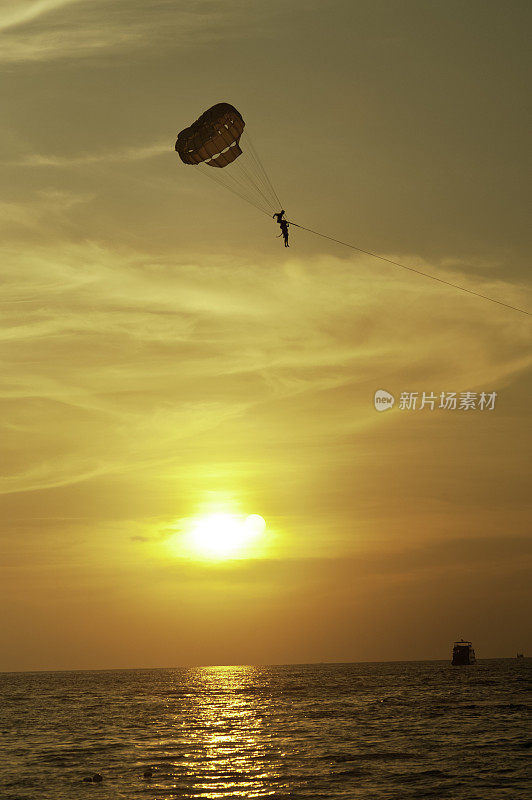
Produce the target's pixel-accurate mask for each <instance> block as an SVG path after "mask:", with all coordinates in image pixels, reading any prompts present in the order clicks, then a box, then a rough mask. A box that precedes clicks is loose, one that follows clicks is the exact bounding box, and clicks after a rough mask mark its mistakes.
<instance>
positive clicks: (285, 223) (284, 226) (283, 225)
mask: <svg viewBox="0 0 532 800" xmlns="http://www.w3.org/2000/svg"><path fill="white" fill-rule="evenodd" d="M279 225H280V226H281V233H282V234H283V239H284V246H285V247H290V245H289V244H288V225H289V222H288V220H286V219H282V220H281V221H280V223H279Z"/></svg>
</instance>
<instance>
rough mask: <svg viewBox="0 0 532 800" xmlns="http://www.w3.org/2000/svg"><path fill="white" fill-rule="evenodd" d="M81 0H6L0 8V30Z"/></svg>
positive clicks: (81, 0)
mask: <svg viewBox="0 0 532 800" xmlns="http://www.w3.org/2000/svg"><path fill="white" fill-rule="evenodd" d="M80 2H83V0H14V1H13V0H12V1H11V2H10V1H9V0H7V2H4V3H3V4H2V7H1V8H0V31H5V30H9V29H10V28H16V27H17V26H19V25H24V24H26V23H28V22H32V21H33V20H36V19H38V18H39V17H42V16H45V15H46V14H49V13H50V12H53V11H59V10H61V9H62V8H64V7H65V6H69V5H72V4H74V3H80Z"/></svg>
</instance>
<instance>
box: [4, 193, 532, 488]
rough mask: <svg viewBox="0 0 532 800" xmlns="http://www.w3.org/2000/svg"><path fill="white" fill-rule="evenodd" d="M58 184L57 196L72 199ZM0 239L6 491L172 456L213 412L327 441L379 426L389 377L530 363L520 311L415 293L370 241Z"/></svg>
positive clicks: (498, 369)
mask: <svg viewBox="0 0 532 800" xmlns="http://www.w3.org/2000/svg"><path fill="white" fill-rule="evenodd" d="M52 200H53V201H54V202H55V203H56V204H57V206H58V209H59V212H58V213H60V212H61V209H62V208H63V207H64V206H65V205H66V206H67V207H68V205H69V204H70V203H72V202H75V198H71V197H69V196H66V197H63V196H60V197H57V196H53V197H52V198H50V202H51V201H52ZM43 213H44V210H43ZM0 256H1V258H2V263H3V264H5V265H6V266H5V287H4V295H3V296H4V302H3V303H2V304H1V305H0V315H1V322H2V339H3V341H4V343H5V345H6V347H5V348H4V349H5V351H6V354H7V357H6V362H5V365H4V369H3V375H4V379H3V386H2V390H1V393H0V398H1V399H2V402H3V405H4V413H3V417H2V424H3V425H4V427H5V436H4V445H3V447H4V453H5V458H6V460H7V462H8V467H9V468H10V471H11V477H10V478H8V479H6V481H5V483H4V484H3V491H5V492H13V491H17V492H18V491H25V490H34V489H35V488H43V487H45V486H57V485H64V484H66V483H69V482H76V481H80V480H84V479H85V478H87V477H93V476H95V475H101V474H104V473H105V474H109V473H128V472H131V471H132V470H133V471H135V470H136V471H142V470H144V471H146V472H147V473H150V474H153V473H155V472H156V471H157V469H159V468H163V471H164V469H166V467H167V466H169V465H172V464H176V463H179V462H181V463H182V455H181V448H182V446H183V443H185V442H188V443H191V442H195V446H198V445H199V443H200V442H202V441H209V440H210V442H211V446H212V443H213V442H214V441H216V437H217V434H216V431H217V430H218V429H221V430H225V436H227V435H231V436H233V437H234V447H236V446H237V445H238V444H240V445H241V444H242V441H243V440H245V438H246V436H247V434H246V431H247V430H248V429H251V430H257V426H258V428H259V429H263V430H265V431H269V436H270V441H271V442H272V445H273V446H275V443H277V446H283V447H285V446H286V445H287V444H289V443H290V442H291V441H292V442H294V443H297V442H298V441H301V439H302V437H303V438H304V439H307V438H308V436H309V435H311V437H312V440H313V442H314V445H317V443H319V442H322V445H321V446H322V447H323V448H324V450H323V452H326V450H327V448H328V447H330V446H334V442H335V441H337V440H338V439H339V438H343V439H345V437H348V436H349V435H350V433H352V432H354V431H357V430H358V431H363V430H370V429H371V428H373V427H375V426H376V425H378V426H379V430H381V426H382V424H383V422H382V419H381V415H377V414H375V413H374V412H373V411H372V409H371V404H370V400H371V397H372V396H373V391H374V389H375V387H376V385H377V384H380V383H381V382H382V380H383V379H384V378H383V376H387V378H388V379H389V378H390V376H393V375H395V376H396V379H397V380H398V379H399V378H397V376H399V377H400V380H401V381H402V382H403V384H404V385H402V386H401V387H400V388H401V389H410V388H411V387H414V388H415V387H416V386H417V385H418V384H419V383H420V382H424V383H425V386H424V387H423V388H429V389H430V388H431V387H432V386H433V385H435V386H439V385H440V386H441V385H443V386H445V387H446V388H450V389H454V388H456V389H458V390H461V389H463V388H467V389H471V390H475V389H476V388H477V387H478V388H479V389H485V388H489V389H490V390H492V389H495V388H497V387H499V388H500V387H501V386H502V385H505V384H507V383H509V382H511V381H512V380H514V379H515V378H516V377H517V376H518V375H520V374H522V372H523V371H524V370H525V369H526V367H527V365H528V364H529V363H530V357H529V355H527V352H526V341H527V339H526V330H525V327H524V326H523V327H520V325H519V324H516V320H515V319H514V318H513V317H512V316H511V312H505V311H503V310H501V311H497V313H493V314H492V315H491V316H490V315H487V314H486V308H485V306H484V304H482V303H481V302H480V301H477V300H475V299H473V298H467V297H466V298H464V299H463V301H462V302H461V303H458V302H456V303H453V304H451V305H449V306H448V307H447V308H446V309H444V308H442V306H441V302H440V294H439V292H438V291H437V290H436V289H433V290H432V292H431V291H430V288H431V287H430V284H429V287H426V291H425V293H423V297H424V303H423V306H422V307H420V306H419V305H418V302H417V301H418V299H419V296H420V291H421V290H420V289H419V286H418V284H417V283H414V282H412V280H411V279H409V278H408V277H405V278H403V279H402V280H401V277H397V278H396V279H395V280H394V281H391V280H390V278H389V275H388V274H387V273H386V274H385V272H384V270H383V271H381V272H379V271H377V270H376V269H375V267H374V266H373V265H372V264H370V263H369V262H368V260H367V259H363V258H350V259H335V258H332V257H317V258H314V259H307V260H306V261H301V260H299V259H296V258H290V259H289V260H287V261H286V262H285V263H284V264H281V265H277V266H276V267H272V265H271V264H270V265H268V264H267V263H266V262H265V263H255V264H250V263H249V262H247V261H246V260H245V259H235V258H234V257H229V256H227V257H223V256H216V257H214V256H212V257H210V258H205V259H204V260H203V261H202V262H201V263H197V262H195V261H194V260H192V259H191V260H190V261H188V260H184V259H183V258H181V259H180V260H179V261H176V259H175V258H173V257H171V256H168V255H166V256H162V255H154V254H149V253H141V252H138V251H133V250H127V249H120V250H118V249H112V248H109V247H104V246H103V245H100V244H97V243H95V242H81V243H72V244H67V243H63V244H61V243H57V242H56V243H55V244H54V245H53V246H44V245H41V246H39V247H37V246H34V247H32V248H29V249H27V250H25V249H24V248H22V249H21V248H20V247H17V248H15V247H8V246H7V245H5V246H4V247H3V251H2V253H1V254H0ZM438 274H443V275H447V276H448V275H449V272H448V271H447V272H445V271H439V273H438ZM486 288H487V291H488V292H489V291H494V290H497V291H499V292H502V293H503V294H504V295H505V296H508V297H510V298H511V297H512V295H513V294H514V293H515V291H516V290H515V289H514V287H512V286H511V285H504V286H503V285H502V284H500V283H499V284H493V285H492V284H490V282H489V281H486ZM398 296H401V298H402V304H401V309H400V311H396V312H395V313H393V309H394V308H396V307H397V297H398ZM406 309H408V313H407V314H406V313H405V310H406ZM420 330H423V336H420V335H419V331H420ZM427 381H429V382H430V384H431V386H427V385H426V384H427ZM387 385H388V384H387ZM389 388H391V389H395V388H396V387H394V386H393V387H392V386H390V387H389ZM331 402H332V403H333V404H334V413H328V412H327V413H326V409H327V408H328V406H329V404H330V403H331ZM377 417H378V419H377ZM394 420H395V422H390V423H388V422H386V425H388V424H392V425H393V424H396V423H397V417H394ZM228 431H232V433H231V434H228ZM206 437H207V438H206ZM28 442H31V447H29V446H28ZM294 446H295V445H294ZM165 465H166V467H165ZM265 468H266V466H265Z"/></svg>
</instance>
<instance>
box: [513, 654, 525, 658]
mask: <svg viewBox="0 0 532 800" xmlns="http://www.w3.org/2000/svg"><path fill="white" fill-rule="evenodd" d="M515 657H516V658H524V657H525V654H524V653H517V654H516V656H515Z"/></svg>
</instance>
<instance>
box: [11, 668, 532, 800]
mask: <svg viewBox="0 0 532 800" xmlns="http://www.w3.org/2000/svg"><path fill="white" fill-rule="evenodd" d="M531 666H532V660H528V659H519V660H518V659H504V660H493V661H482V660H481V661H479V662H477V664H476V665H474V666H469V667H452V666H451V665H450V664H449V663H448V662H436V661H430V662H408V663H386V664H369V663H363V664H309V665H295V666H271V667H268V666H242V667H204V668H194V669H154V670H114V671H102V672H95V671H90V672H48V673H44V672H34V673H3V674H0V691H1V694H2V702H1V706H0V751H1V753H2V755H1V756H0V762H1V767H0V769H1V774H0V797H1V798H2V800H84V798H90V800H96V799H97V800H107V798H127V799H128V800H135V799H136V798H146V799H147V800H170V798H172V800H174V799H176V798H211V799H212V800H214V798H224V799H225V798H294V799H295V798H300V799H301V800H307V799H308V800H311V799H312V800H315V799H316V798H349V799H350V800H357V799H358V798H360V800H362V799H363V798H364V799H365V798H368V800H369V799H370V798H371V800H377V799H381V798H382V799H384V798H394V800H402V799H403V798H438V800H441V798H454V799H455V800H459V799H461V798H464V800H492V798H493V799H495V798H506V797H508V798H512V800H518V799H519V798H525V797H527V796H530V795H528V794H527V785H526V778H525V769H526V764H527V760H528V758H529V756H530V754H531V751H530V745H531V734H530V728H529V721H530V720H529V718H527V711H528V707H527V705H526V701H527V691H528V690H529V689H530V679H531ZM148 769H151V770H152V776H151V777H144V773H145V771H146V770H148ZM94 773H100V774H101V775H102V778H103V780H102V782H101V783H98V784H95V783H84V782H83V778H84V777H87V776H91V775H93V774H94ZM148 775H149V773H148Z"/></svg>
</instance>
